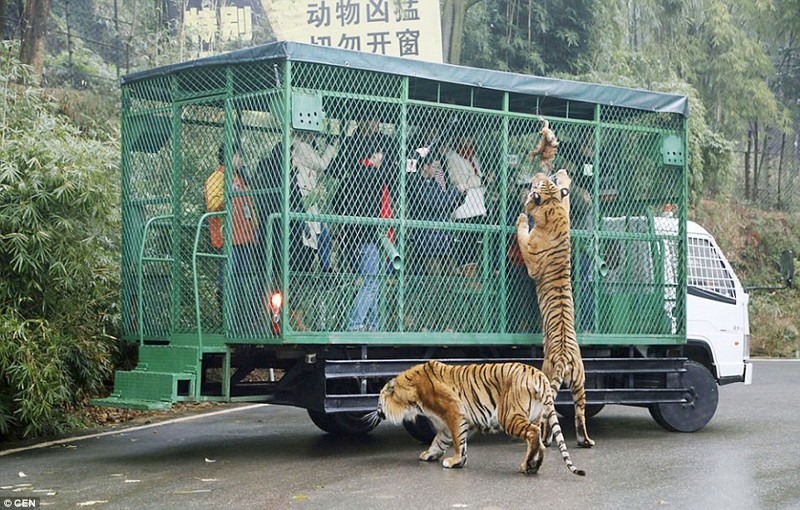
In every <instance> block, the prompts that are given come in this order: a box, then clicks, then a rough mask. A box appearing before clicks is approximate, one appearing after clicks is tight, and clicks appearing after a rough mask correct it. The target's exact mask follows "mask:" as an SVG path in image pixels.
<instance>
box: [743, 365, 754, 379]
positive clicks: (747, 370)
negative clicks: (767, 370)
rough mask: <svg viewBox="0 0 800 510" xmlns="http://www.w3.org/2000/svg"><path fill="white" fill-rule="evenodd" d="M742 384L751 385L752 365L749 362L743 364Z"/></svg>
mask: <svg viewBox="0 0 800 510" xmlns="http://www.w3.org/2000/svg"><path fill="white" fill-rule="evenodd" d="M743 375H744V383H745V384H752V383H753V364H752V363H750V362H749V361H745V362H744V374H743Z"/></svg>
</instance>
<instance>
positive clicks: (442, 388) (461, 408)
mask: <svg viewBox="0 0 800 510" xmlns="http://www.w3.org/2000/svg"><path fill="white" fill-rule="evenodd" d="M553 402H554V393H553V391H552V388H551V386H550V382H549V381H548V379H547V377H545V375H544V373H542V371H541V370H538V369H537V368H535V367H532V366H530V365H525V364H523V363H487V364H473V365H446V364H444V363H441V362H439V361H435V360H432V361H428V362H426V363H422V364H419V365H415V366H413V367H411V368H409V369H408V370H406V371H404V372H402V373H400V374H399V375H398V376H397V377H395V378H394V379H392V380H390V381H389V382H387V383H386V384H385V385H384V387H383V389H382V390H381V393H380V398H379V401H378V408H377V411H376V414H377V417H378V418H381V419H386V420H388V421H390V422H391V423H394V424H401V423H402V422H403V420H404V419H413V418H414V417H415V416H416V415H420V414H421V415H424V416H426V417H428V418H429V419H430V421H431V422H432V423H433V426H434V427H435V428H436V430H437V433H436V437H434V439H433V442H432V443H431V445H430V447H429V448H428V449H427V450H425V451H424V452H422V453H421V454H420V455H419V459H420V460H424V461H432V460H437V459H440V458H441V457H442V456H443V455H444V453H445V451H446V450H447V449H448V448H449V447H450V446H453V448H454V450H455V452H454V454H453V456H452V457H448V458H446V459H444V461H443V462H442V465H443V466H444V467H446V468H460V467H464V465H465V464H466V463H467V435H468V433H469V432H470V431H472V430H480V431H481V432H497V431H499V430H501V429H502V430H504V431H505V432H506V433H507V434H509V435H511V436H514V437H519V438H522V439H524V440H525V441H526V442H527V446H528V449H527V452H526V453H525V458H524V460H523V462H522V464H520V466H519V470H520V472H522V473H525V474H531V473H536V472H538V470H539V467H540V466H541V464H542V460H543V458H544V452H545V447H544V444H543V443H542V437H541V431H540V428H541V421H542V420H546V421H547V423H548V424H549V426H550V428H551V431H552V432H553V434H554V436H555V439H556V441H557V444H558V448H559V450H560V451H561V456H562V458H563V460H564V462H565V463H566V465H567V468H568V469H569V470H570V471H572V473H574V474H576V475H580V476H583V475H585V474H586V473H585V472H584V471H583V470H580V469H578V468H576V467H575V466H574V465H573V464H572V461H571V460H570V457H569V452H568V451H567V445H566V444H565V442H564V436H563V435H562V433H561V427H560V425H559V423H558V417H557V416H556V412H555V407H554V404H553Z"/></svg>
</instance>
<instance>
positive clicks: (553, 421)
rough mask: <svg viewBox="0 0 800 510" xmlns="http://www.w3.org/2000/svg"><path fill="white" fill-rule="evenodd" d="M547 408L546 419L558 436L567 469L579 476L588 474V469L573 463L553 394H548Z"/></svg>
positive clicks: (554, 433)
mask: <svg viewBox="0 0 800 510" xmlns="http://www.w3.org/2000/svg"><path fill="white" fill-rule="evenodd" d="M545 410H546V413H547V416H546V418H545V419H546V420H547V423H548V424H549V426H550V432H551V433H552V434H553V437H555V438H556V444H557V445H558V449H559V450H560V451H561V458H562V459H564V463H565V464H566V465H567V469H569V470H570V471H572V474H575V475H578V476H586V471H584V470H582V469H578V468H576V467H575V465H574V464H573V463H572V459H570V457H569V452H568V451H567V443H566V441H564V434H562V432H561V425H559V423H558V416H556V407H555V404H554V401H553V395H552V394H551V395H548V397H547V400H546V401H545Z"/></svg>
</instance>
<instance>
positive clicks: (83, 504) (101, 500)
mask: <svg viewBox="0 0 800 510" xmlns="http://www.w3.org/2000/svg"><path fill="white" fill-rule="evenodd" d="M103 503H108V500H107V499H96V500H92V501H84V502H83V503H78V506H92V505H102V504H103Z"/></svg>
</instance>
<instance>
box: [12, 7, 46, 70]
mask: <svg viewBox="0 0 800 510" xmlns="http://www.w3.org/2000/svg"><path fill="white" fill-rule="evenodd" d="M49 17H50V0H27V2H26V3H25V13H24V15H23V18H24V23H25V29H24V32H23V36H22V44H21V46H20V48H19V59H20V61H21V62H22V63H23V64H28V65H29V66H31V67H32V68H33V75H34V76H35V77H36V78H37V79H41V77H42V69H43V68H44V53H45V42H46V40H47V37H46V36H47V18H49Z"/></svg>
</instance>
